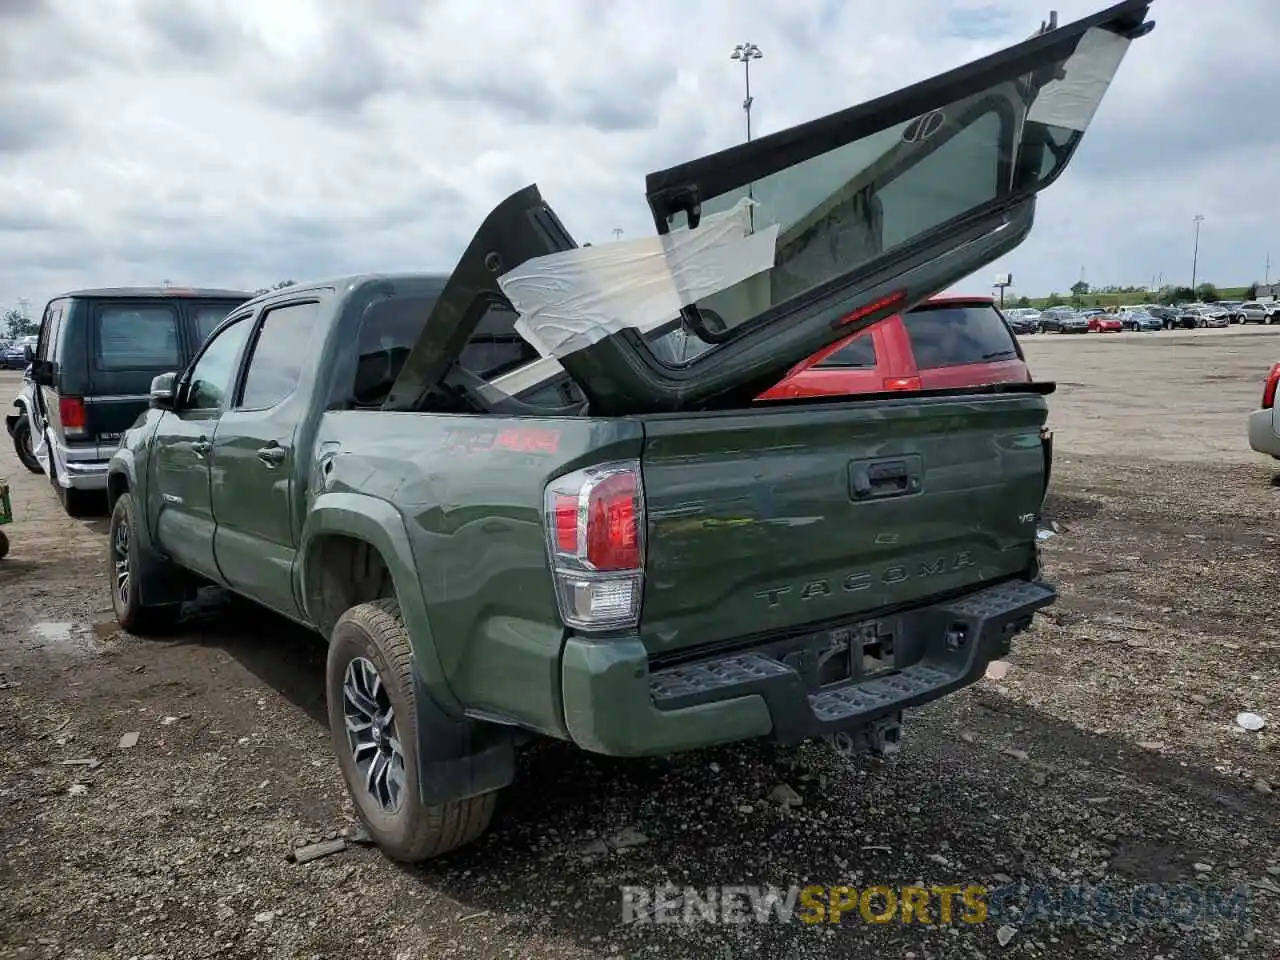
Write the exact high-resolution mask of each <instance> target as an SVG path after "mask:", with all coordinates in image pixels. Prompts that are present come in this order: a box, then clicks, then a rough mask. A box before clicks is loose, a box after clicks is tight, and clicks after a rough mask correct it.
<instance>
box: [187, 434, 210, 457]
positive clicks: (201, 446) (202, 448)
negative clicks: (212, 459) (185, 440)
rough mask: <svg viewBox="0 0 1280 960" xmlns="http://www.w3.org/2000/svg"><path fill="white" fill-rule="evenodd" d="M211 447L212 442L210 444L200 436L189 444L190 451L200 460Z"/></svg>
mask: <svg viewBox="0 0 1280 960" xmlns="http://www.w3.org/2000/svg"><path fill="white" fill-rule="evenodd" d="M212 449H213V444H211V443H210V442H209V441H208V440H206V439H205V438H204V437H201V438H200V439H199V440H197V441H195V442H194V443H192V444H191V452H192V453H194V454H195V455H196V456H197V457H199V458H200V459H201V460H203V459H204V458H205V456H207V455H208V453H209V451H210V450H212Z"/></svg>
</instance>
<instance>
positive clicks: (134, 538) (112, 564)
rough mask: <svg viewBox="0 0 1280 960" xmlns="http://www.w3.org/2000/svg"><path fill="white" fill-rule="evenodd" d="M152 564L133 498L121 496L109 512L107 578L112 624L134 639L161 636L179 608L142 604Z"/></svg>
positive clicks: (176, 605)
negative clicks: (157, 634) (152, 635)
mask: <svg viewBox="0 0 1280 960" xmlns="http://www.w3.org/2000/svg"><path fill="white" fill-rule="evenodd" d="M153 563H154V561H153V560H150V558H149V557H148V556H147V554H146V545H145V544H144V543H143V542H142V538H141V534H140V533H139V531H138V518H137V514H136V513H135V512H134V506H133V496H132V495H131V494H128V493H126V494H124V495H123V496H121V497H120V499H118V500H117V501H116V505H115V508H114V509H113V510H112V511H111V525H110V528H109V529H108V532H107V576H108V577H109V578H110V583H111V608H112V610H114V611H115V615H116V621H117V622H118V623H119V624H120V626H122V627H124V629H126V630H128V631H129V632H130V633H132V634H137V635H138V636H146V635H148V634H153V633H159V632H162V631H163V630H164V629H165V628H167V627H169V626H171V625H172V624H173V621H174V620H176V619H177V617H178V612H179V610H180V609H181V604H176V603H166V604H163V605H156V604H151V605H148V604H144V603H143V602H142V589H143V584H144V583H145V580H146V578H148V577H154V576H155V575H156V570H155V568H154V566H152V564H153Z"/></svg>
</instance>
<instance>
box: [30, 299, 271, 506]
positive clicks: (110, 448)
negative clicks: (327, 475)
mask: <svg viewBox="0 0 1280 960" xmlns="http://www.w3.org/2000/svg"><path fill="white" fill-rule="evenodd" d="M252 296H253V294H251V293H245V292H242V291H239V290H195V289H191V288H187V287H120V288H114V289H104V290H77V291H74V292H72V293H65V294H63V295H61V296H59V297H55V298H54V299H52V300H50V301H49V304H48V306H46V307H45V308H44V316H43V318H42V319H41V321H40V336H39V340H38V341H37V343H36V347H35V349H34V350H33V351H31V357H30V359H31V379H30V381H29V382H28V383H26V384H25V385H24V389H23V391H22V393H21V394H20V395H19V397H18V399H17V400H15V401H14V407H15V409H14V411H13V412H11V413H10V414H9V415H7V416H6V417H5V422H6V425H7V426H8V428H9V434H10V435H11V436H12V437H13V442H14V447H15V448H16V450H17V453H18V456H19V458H20V459H21V460H22V462H23V463H24V464H25V465H26V466H27V468H28V469H30V470H32V471H35V472H44V473H47V474H48V475H49V480H50V482H51V483H52V484H53V488H54V490H55V491H56V492H57V494H58V497H59V499H61V501H62V505H63V507H64V508H65V509H66V511H67V513H69V514H71V515H72V516H80V515H82V514H84V513H87V512H90V511H92V510H93V509H94V508H96V507H97V506H98V505H99V504H100V503H101V502H102V492H103V491H105V490H106V484H107V461H108V460H110V459H111V454H112V453H114V452H115V449H116V446H117V443H118V441H119V439H120V435H121V433H123V432H124V431H125V430H126V429H127V428H128V427H129V426H130V425H131V424H132V423H133V421H134V420H136V419H137V418H138V414H140V413H142V411H144V410H145V409H146V408H147V401H148V393H149V391H150V388H151V380H152V378H153V377H155V376H157V375H158V374H161V373H166V372H168V371H170V370H181V369H183V368H184V367H185V366H186V365H187V363H188V361H190V359H191V357H192V356H193V355H194V354H195V353H196V351H197V350H199V348H200V345H201V344H202V343H204V341H205V339H206V338H207V337H208V336H209V334H210V333H212V332H213V328H214V327H216V326H217V325H218V324H219V323H220V322H221V321H222V318H223V317H225V316H226V315H227V313H228V312H229V311H231V310H232V309H233V308H234V307H236V306H239V305H240V304H241V303H244V302H245V301H246V300H249V299H250V298H251V297H252Z"/></svg>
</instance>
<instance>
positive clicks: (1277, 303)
mask: <svg viewBox="0 0 1280 960" xmlns="http://www.w3.org/2000/svg"><path fill="white" fill-rule="evenodd" d="M1262 306H1263V309H1265V310H1266V311H1267V323H1280V300H1269V301H1267V302H1266V303H1264V304H1263V305H1262Z"/></svg>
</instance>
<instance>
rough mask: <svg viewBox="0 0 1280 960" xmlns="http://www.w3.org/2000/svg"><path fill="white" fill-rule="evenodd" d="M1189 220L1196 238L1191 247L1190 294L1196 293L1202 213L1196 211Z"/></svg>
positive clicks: (1202, 221)
mask: <svg viewBox="0 0 1280 960" xmlns="http://www.w3.org/2000/svg"><path fill="white" fill-rule="evenodd" d="M1191 222H1192V223H1193V224H1195V231H1196V239H1195V245H1194V246H1193V247H1192V248H1191V295H1192V296H1193V297H1194V296H1195V295H1196V266H1197V264H1198V263H1199V261H1200V224H1202V223H1204V214H1203V213H1197V214H1196V215H1195V216H1194V217H1192V218H1191Z"/></svg>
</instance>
